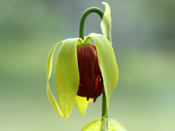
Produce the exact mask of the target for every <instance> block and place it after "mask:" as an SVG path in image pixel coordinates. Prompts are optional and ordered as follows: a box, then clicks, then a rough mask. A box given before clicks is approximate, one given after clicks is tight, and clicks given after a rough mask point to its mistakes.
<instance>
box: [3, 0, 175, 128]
mask: <svg viewBox="0 0 175 131" xmlns="http://www.w3.org/2000/svg"><path fill="white" fill-rule="evenodd" d="M101 2H102V0H72V1H71V0H69V1H68V0H1V1H0V130H1V131H80V130H81V128H82V127H83V126H84V125H85V124H86V123H88V122H89V121H92V120H94V119H96V118H99V117H100V115H101V97H100V98H98V100H97V102H96V103H95V104H90V105H89V107H88V110H87V112H86V115H85V116H84V117H83V118H82V117H81V116H80V114H79V112H78V111H77V109H76V106H74V109H73V111H72V114H71V116H70V117H69V118H68V119H67V120H65V119H64V118H62V117H60V116H58V115H57V113H56V112H55V111H54V109H53V108H52V107H51V105H50V103H49V101H48V99H47V95H46V61H47V56H48V53H49V51H50V49H51V47H52V46H53V45H54V44H55V43H56V42H58V41H60V40H64V39H66V38H70V37H78V28H79V20H80V17H81V14H82V12H83V11H84V10H85V9H87V8H89V7H91V6H97V7H99V8H101V9H102V10H104V5H102V4H101ZM107 2H108V3H109V5H110V6H111V10H112V38H113V47H114V50H115V54H116V59H117V62H118V66H119V71H120V77H119V82H118V85H117V88H116V89H115V91H114V92H113V94H112V97H111V101H110V110H109V117H112V118H113V119H116V120H118V121H119V122H120V123H121V124H122V125H123V126H125V127H126V129H127V130H128V131H175V15H174V12H175V1H173V0H109V1H107ZM91 32H96V33H101V30H100V18H99V16H97V15H96V14H91V15H90V16H89V17H88V19H87V21H86V25H85V35H88V34H89V33H91ZM57 52H58V49H57V50H56V52H55V54H57ZM56 56H57V55H55V56H54V60H55V59H56ZM51 86H52V90H53V91H55V88H54V86H55V85H54V73H53V75H52V77H51Z"/></svg>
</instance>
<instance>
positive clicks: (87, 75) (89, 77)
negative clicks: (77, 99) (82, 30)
mask: <svg viewBox="0 0 175 131" xmlns="http://www.w3.org/2000/svg"><path fill="white" fill-rule="evenodd" d="M77 57H78V68H79V74H80V85H79V90H78V93H77V95H79V96H83V97H87V100H88V99H89V98H93V101H94V102H95V101H96V99H97V97H98V96H100V95H101V94H102V92H103V90H104V87H103V80H102V75H101V71H100V68H99V65H98V58H97V51H96V47H95V46H94V45H92V44H86V45H81V46H78V47H77Z"/></svg>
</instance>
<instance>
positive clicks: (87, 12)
mask: <svg viewBox="0 0 175 131" xmlns="http://www.w3.org/2000/svg"><path fill="white" fill-rule="evenodd" d="M90 13H97V14H98V15H99V16H100V17H101V19H102V18H103V14H104V13H103V11H102V10H101V9H99V8H97V7H92V8H88V9H87V10H85V11H84V13H83V15H82V16H81V20H80V27H79V37H80V38H81V39H82V40H84V24H85V20H86V17H87V16H88V15H89V14H90Z"/></svg>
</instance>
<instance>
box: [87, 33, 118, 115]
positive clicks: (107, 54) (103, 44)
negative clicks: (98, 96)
mask: <svg viewBox="0 0 175 131" xmlns="http://www.w3.org/2000/svg"><path fill="white" fill-rule="evenodd" d="M86 39H87V40H88V41H89V40H91V39H93V41H94V43H95V45H96V49H97V56H98V63H99V67H100V70H101V73H102V77H103V85H104V91H105V94H106V113H105V115H104V116H103V117H105V116H106V115H107V113H108V108H109V99H110V96H111V94H112V92H113V90H114V88H115V87H116V85H117V82H118V67H117V63H116V58H115V54H114V50H113V48H112V45H111V43H110V42H109V40H108V39H107V38H106V37H105V36H103V35H101V34H95V33H92V34H90V35H89V36H88V37H86Z"/></svg>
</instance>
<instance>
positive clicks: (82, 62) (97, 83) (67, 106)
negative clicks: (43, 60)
mask: <svg viewBox="0 0 175 131" xmlns="http://www.w3.org/2000/svg"><path fill="white" fill-rule="evenodd" d="M104 4H105V7H106V10H105V13H104V16H103V19H102V22H101V29H102V32H103V35H102V34H95V33H91V34H89V35H88V36H87V37H86V38H85V39H84V40H82V39H81V38H69V39H66V40H64V41H60V42H58V43H57V44H56V45H54V46H53V48H52V49H51V51H50V53H49V56H48V61H47V95H48V98H49V101H50V103H51V104H52V106H53V107H54V108H55V110H56V112H57V113H58V114H59V115H61V116H63V117H65V118H67V117H68V116H69V115H70V114H71V111H72V109H73V106H74V103H76V106H77V108H78V110H79V111H80V113H81V115H82V116H83V115H84V113H85V111H86V108H87V105H88V103H90V102H92V99H93V101H94V102H95V101H96V99H97V97H98V96H100V95H101V93H102V92H103V91H104V93H105V97H106V114H107V113H108V108H109V99H110V96H111V94H112V92H113V90H114V88H115V87H116V85H117V81H118V67H117V63H116V59H115V54H114V50H113V48H112V43H111V35H110V31H111V18H110V7H109V5H108V4H107V3H105V2H104ZM91 40H93V41H94V45H92V44H89V43H90V41H91ZM61 43H62V45H61V47H60V49H59V52H58V57H57V62H56V68H55V85H56V93H57V100H58V103H57V101H56V100H55V98H54V96H53V94H52V91H51V88H50V83H49V79H50V77H51V71H52V59H53V53H54V50H55V48H56V47H57V46H58V45H59V44H61ZM91 98H92V99H91Z"/></svg>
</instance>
